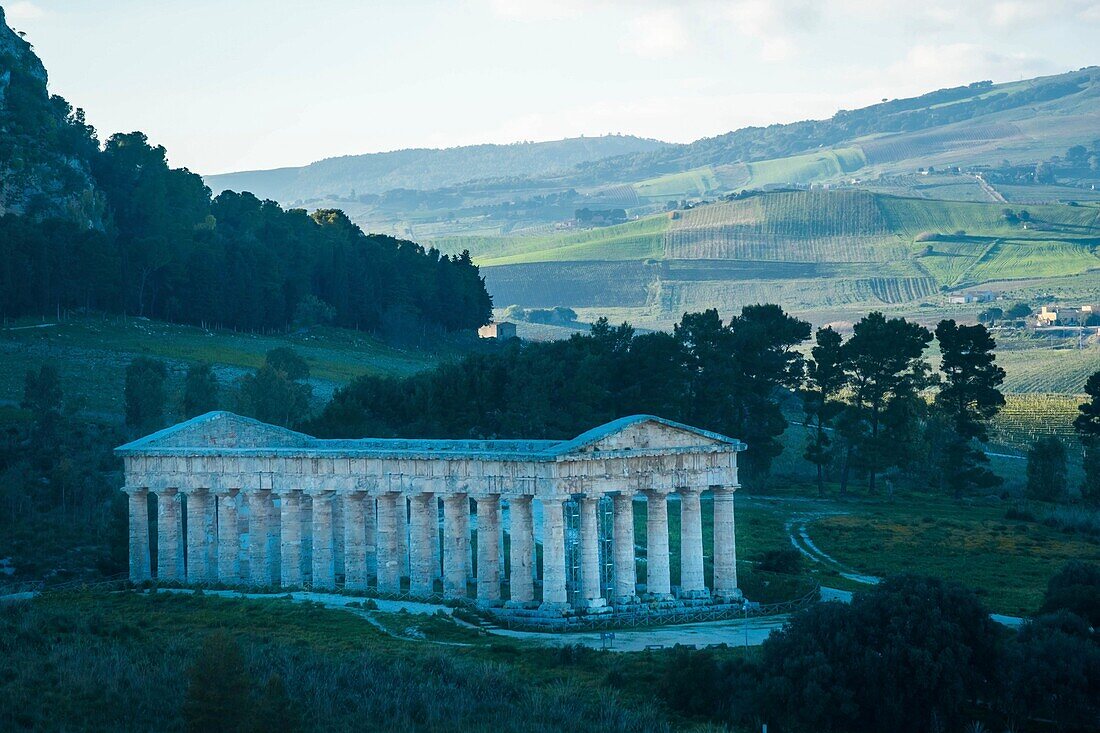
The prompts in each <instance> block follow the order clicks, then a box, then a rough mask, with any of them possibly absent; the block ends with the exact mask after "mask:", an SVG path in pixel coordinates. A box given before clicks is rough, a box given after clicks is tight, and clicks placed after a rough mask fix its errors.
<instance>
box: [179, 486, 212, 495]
mask: <svg viewBox="0 0 1100 733" xmlns="http://www.w3.org/2000/svg"><path fill="white" fill-rule="evenodd" d="M179 492H180V493H181V494H183V495H184V496H192V495H193V494H202V493H211V490H210V487H208V486H181V487H180V488H179Z"/></svg>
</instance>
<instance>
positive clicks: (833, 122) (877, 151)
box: [207, 67, 1100, 239]
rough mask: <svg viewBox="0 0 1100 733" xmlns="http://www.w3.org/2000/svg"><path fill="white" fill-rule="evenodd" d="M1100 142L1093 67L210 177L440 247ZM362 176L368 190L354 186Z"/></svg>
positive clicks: (1039, 156)
mask: <svg viewBox="0 0 1100 733" xmlns="http://www.w3.org/2000/svg"><path fill="white" fill-rule="evenodd" d="M1096 137H1100V68H1097V67H1088V68H1084V69H1081V70H1078V71H1073V72H1068V73H1064V74H1059V75H1054V76H1047V77H1039V78H1035V79H1028V80H1023V81H1016V82H1009V83H1002V84H993V83H992V82H988V81H981V82H975V83H973V84H969V85H967V86H962V87H955V88H950V89H941V90H938V91H934V92H930V93H928V94H924V95H921V96H919V97H914V98H909V99H895V100H890V101H886V102H883V103H881V104H876V105H872V106H869V107H865V108H862V109H857V110H842V111H839V112H837V113H836V114H835V115H833V117H831V118H829V119H827V120H809V121H804V122H796V123H791V124H776V125H770V126H768V127H749V128H744V129H741V130H737V131H734V132H729V133H726V134H723V135H718V136H715V137H711V138H704V139H701V140H697V141H695V142H693V143H690V144H686V145H672V144H662V143H657V142H654V141H641V140H638V139H637V138H629V137H622V138H619V137H604V138H592V139H588V138H585V139H582V140H583V142H584V143H585V145H586V146H587V147H588V148H589V149H588V151H586V155H585V156H579V155H578V157H583V158H584V159H583V160H577V161H576V165H574V166H573V167H572V168H568V169H567V166H565V159H564V157H562V156H558V155H549V156H547V155H544V154H543V151H544V150H545V151H547V152H548V153H549V152H550V151H553V150H559V149H563V148H570V147H575V146H576V145H577V143H578V142H580V141H579V140H573V141H559V142H556V143H540V144H535V145H528V146H474V147H471V148H456V149H452V150H447V151H400V152H398V153H386V154H379V155H374V156H350V157H346V158H335V159H330V160H327V161H320V162H318V163H314V164H312V165H311V166H306V167H304V168H297V169H280V170H277V171H259V172H251V173H239V174H226V175H222V176H210V177H208V178H207V182H208V184H210V185H211V186H213V187H214V188H215V189H216V190H219V189H220V188H221V187H230V188H236V189H250V190H252V191H253V192H254V193H256V194H257V195H260V196H271V197H274V198H276V199H277V200H280V201H281V202H282V203H284V204H285V203H294V201H297V200H305V199H317V200H319V201H322V202H327V203H332V204H334V205H339V206H340V207H342V208H344V209H345V210H346V211H347V212H348V214H349V215H350V216H351V217H352V219H353V220H355V221H356V222H357V223H358V224H360V225H361V226H364V227H365V228H367V229H368V230H371V231H380V232H388V233H393V234H399V235H402V236H409V237H414V238H417V239H436V238H438V237H441V236H447V235H456V234H478V235H485V234H497V235H499V234H512V233H515V232H520V233H528V232H529V230H531V229H537V228H538V227H540V226H545V225H547V224H556V223H560V222H562V221H564V220H567V219H570V218H571V216H572V213H573V211H574V210H575V209H577V208H582V207H590V208H598V207H622V208H625V209H627V210H628V212H629V213H630V214H631V215H644V214H646V213H654V212H656V211H659V210H662V209H664V207H665V206H666V204H667V203H668V201H669V200H676V201H679V200H681V199H688V200H692V199H695V200H698V199H702V198H713V197H717V196H721V195H724V194H728V193H731V192H736V191H740V190H744V189H752V188H762V187H769V186H782V185H810V184H818V183H820V184H838V183H847V184H850V183H851V181H852V179H853V178H859V179H860V180H861V181H862V182H863V183H867V182H869V181H875V180H878V179H881V178H883V177H891V176H898V175H911V174H913V173H914V172H915V171H916V169H917V168H918V167H926V166H930V165H931V166H935V167H941V166H960V167H963V168H966V167H970V166H982V165H1000V164H1001V163H1002V162H1003V161H1005V160H1007V161H1009V162H1010V163H1013V164H1022V163H1035V162H1037V161H1040V160H1045V159H1048V158H1050V157H1052V156H1054V155H1059V154H1061V153H1063V152H1064V151H1065V150H1066V149H1067V148H1069V147H1070V146H1072V145H1075V144H1088V143H1089V142H1090V141H1092V140H1093V139H1094V138H1096ZM617 153H619V154H617ZM502 157H503V158H504V159H505V160H504V161H503V162H504V163H506V164H503V165H502V160H501V158H502ZM531 157H535V160H533V161H530V162H528V161H529V159H530V158H531ZM548 158H549V159H548ZM475 162H476V163H477V164H474V163H475ZM482 162H483V163H485V165H481V163H482ZM539 164H541V165H542V166H543V168H544V170H543V171H541V172H540V171H537V170H535V168H536V167H537V166H538V165H539ZM525 168H526V169H525ZM357 176H362V178H361V179H359V180H360V181H361V185H354V181H355V180H356V177H357ZM353 189H354V191H353ZM392 189H403V190H401V191H394V190H392ZM410 190H411V191H410ZM943 193H944V191H939V192H937V195H939V194H943ZM376 194H381V195H376ZM968 196H969V194H968ZM948 197H949V198H952V197H954V195H953V194H952V195H949V196H948Z"/></svg>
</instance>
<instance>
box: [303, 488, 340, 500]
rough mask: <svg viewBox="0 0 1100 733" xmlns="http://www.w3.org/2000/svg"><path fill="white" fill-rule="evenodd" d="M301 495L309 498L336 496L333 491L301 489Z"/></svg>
mask: <svg viewBox="0 0 1100 733" xmlns="http://www.w3.org/2000/svg"><path fill="white" fill-rule="evenodd" d="M302 493H303V494H305V495H306V496H309V497H311V498H314V499H316V498H322V499H324V498H326V497H328V498H332V497H334V496H336V491H335V490H334V489H302Z"/></svg>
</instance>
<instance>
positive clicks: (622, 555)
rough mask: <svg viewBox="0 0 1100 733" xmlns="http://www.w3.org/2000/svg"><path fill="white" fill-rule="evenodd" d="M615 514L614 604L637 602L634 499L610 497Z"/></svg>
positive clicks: (629, 497) (630, 497)
mask: <svg viewBox="0 0 1100 733" xmlns="http://www.w3.org/2000/svg"><path fill="white" fill-rule="evenodd" d="M612 501H613V502H614V503H613V506H612V509H613V511H614V514H615V530H614V531H615V534H614V536H613V537H612V543H613V545H614V556H615V603H620V604H621V603H632V602H634V601H636V600H638V596H637V593H636V591H637V588H636V586H637V583H638V574H637V567H636V563H635V560H634V497H633V496H631V495H630V494H629V493H628V492H625V491H623V492H620V493H618V494H615V495H614V497H612Z"/></svg>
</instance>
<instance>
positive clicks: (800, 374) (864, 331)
mask: <svg viewBox="0 0 1100 733" xmlns="http://www.w3.org/2000/svg"><path fill="white" fill-rule="evenodd" d="M810 335H811V328H810V325H809V324H808V323H806V322H805V321H802V320H799V319H798V318H795V317H793V316H790V315H789V314H787V313H785V312H784V311H783V310H782V308H780V307H779V306H777V305H753V306H746V307H745V308H743V309H742V310H741V312H740V314H738V315H736V316H734V317H733V318H731V319H729V320H728V321H723V320H722V319H721V318H720V317H719V315H718V312H717V311H716V310H707V311H704V312H701V313H687V314H685V315H684V316H683V318H682V319H681V320H680V322H679V323H678V324H676V325H675V327H674V328H673V331H672V333H663V332H657V333H645V334H638V333H636V332H635V331H634V329H633V328H632V327H631V326H629V325H628V324H625V323H624V324H622V325H620V326H612V325H611V324H609V323H608V322H607V320H606V319H601V320H599V321H597V322H596V323H595V324H594V325H593V327H592V330H591V333H589V334H575V335H573V336H572V337H571V338H569V339H568V340H562V341H554V342H548V343H520V342H518V341H517V342H514V343H511V344H507V345H505V346H504V348H502V349H500V350H499V351H497V352H494V353H487V354H478V355H473V356H469V357H467V358H465V359H463V360H461V361H458V362H454V363H449V364H443V365H441V366H439V367H437V368H435V369H433V370H431V371H427V372H423V373H420V374H417V375H413V376H411V377H405V378H393V377H378V376H363V377H360V378H358V379H356V380H354V381H353V382H352V383H350V384H349V385H348V386H347V387H345V388H343V389H340V390H338V391H337V392H336V394H335V395H334V396H333V399H332V401H331V402H330V403H329V404H328V405H327V406H326V407H325V409H324V410H323V411H322V412H321V413H320V414H319V415H318V416H317V417H315V418H314V419H312V420H310V421H306V422H303V423H302V425H303V427H304V429H306V430H308V431H311V432H313V433H315V434H318V435H322V436H332V437H348V438H350V437H360V436H378V437H387V436H389V437H437V438H492V437H502V438H507V437H517V436H523V437H531V438H553V439H565V438H569V437H572V436H574V435H577V434H579V433H581V432H583V431H584V430H587V429H588V428H591V427H592V426H593V425H598V424H601V423H603V422H607V421H610V420H613V419H615V418H617V417H622V416H624V415H629V414H639V413H640V414H655V415H661V416H662V417H667V418H670V419H673V420H678V421H681V422H685V423H689V424H692V425H697V426H699V427H703V428H707V429H710V430H714V431H717V432H721V433H724V434H727V435H731V436H735V437H737V438H739V439H741V440H743V441H745V442H746V443H747V444H748V446H749V448H748V450H747V451H746V452H745V454H743V458H744V464H743V465H744V467H745V471H746V475H747V476H748V477H749V479H750V480H756V481H760V480H763V479H765V478H766V477H767V475H768V474H769V471H770V469H771V467H772V464H773V462H774V460H775V458H776V457H777V456H778V455H779V454H780V453H781V452H782V449H783V443H782V442H781V436H782V435H783V433H784V431H785V430H786V428H787V426H788V424H789V422H790V421H791V420H792V419H799V420H800V421H801V422H803V425H804V427H805V431H806V435H807V441H806V444H805V446H804V451H803V457H804V458H805V459H806V460H807V461H808V462H809V463H810V464H811V465H813V466H814V468H815V471H816V482H817V486H818V489H819V491H820V492H821V493H822V494H823V493H824V491H825V485H826V483H827V482H833V481H835V482H836V483H838V484H839V487H840V492H841V493H842V494H844V493H847V492H848V491H850V488H851V486H852V485H853V482H854V481H855V480H857V478H858V479H862V480H863V481H864V482H865V486H866V490H867V491H868V492H870V493H875V492H878V491H880V490H882V488H883V482H884V481H886V482H887V485H889V486H893V485H895V484H898V483H905V484H908V485H912V486H914V487H929V486H932V487H938V488H941V489H943V490H945V491H948V492H950V493H951V494H953V495H954V496H956V497H960V496H962V495H964V494H967V493H972V492H975V491H980V490H990V489H993V488H994V487H996V486H997V485H998V484H999V483H1000V482H1001V479H1000V478H999V477H998V476H997V475H996V474H994V473H993V472H992V471H991V470H990V468H989V466H988V458H987V456H986V454H985V452H984V451H983V443H985V441H987V440H988V425H989V421H990V420H991V419H992V418H993V417H994V416H995V415H996V414H997V413H998V411H999V410H1000V409H1001V407H1002V406H1003V405H1004V396H1003V394H1002V393H1001V389H1000V388H1001V385H1002V384H1003V382H1004V378H1005V373H1004V370H1003V369H1001V368H1000V367H999V366H997V364H996V356H995V341H994V339H993V337H992V335H991V334H990V332H989V331H988V329H986V327H985V326H983V325H980V324H979V325H973V326H971V325H964V324H958V323H956V322H955V321H954V320H943V321H941V322H940V323H939V324H938V325H937V326H936V328H935V329H934V331H933V330H929V329H927V328H925V327H924V326H921V325H920V324H917V323H914V322H911V321H907V320H906V319H904V318H888V317H886V316H884V315H883V314H882V313H878V312H873V313H870V314H868V315H867V316H865V317H864V318H862V319H861V320H860V321H859V322H857V323H856V324H855V326H854V328H853V331H852V334H851V336H849V337H848V338H847V339H845V338H844V337H843V336H842V335H841V334H840V333H838V332H837V331H835V330H834V329H832V328H823V329H819V330H818V331H817V332H816V333H815V334H814V336H813V341H812V343H811V344H810V346H811V348H810V349H809V354H808V356H804V355H803V354H802V353H801V352H800V351H799V350H798V349H799V347H800V346H801V345H803V344H804V342H807V341H809V339H810ZM933 341H935V342H936V345H937V347H938V350H939V352H940V355H941V361H940V367H939V370H938V372H933V370H932V368H931V366H930V364H929V361H928V359H927V354H928V350H929V348H930V346H931V345H932V343H933ZM1087 390H1088V391H1089V395H1090V401H1089V402H1087V403H1086V404H1085V405H1082V408H1081V409H1082V417H1081V418H1080V419H1078V420H1077V430H1078V433H1079V435H1080V436H1081V441H1082V444H1083V447H1084V449H1085V464H1086V478H1085V483H1084V485H1083V486H1082V488H1081V491H1082V495H1083V496H1084V498H1085V499H1087V500H1089V501H1092V502H1096V501H1100V468H1098V467H1100V437H1098V436H1100V417H1096V416H1095V414H1093V413H1088V412H1087V411H1088V410H1093V411H1094V412H1095V411H1098V410H1100V376H1094V377H1093V378H1092V379H1090V380H1089V384H1088V387H1087ZM1089 415H1092V416H1091V417H1089ZM1037 493H1041V491H1039V490H1037Z"/></svg>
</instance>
